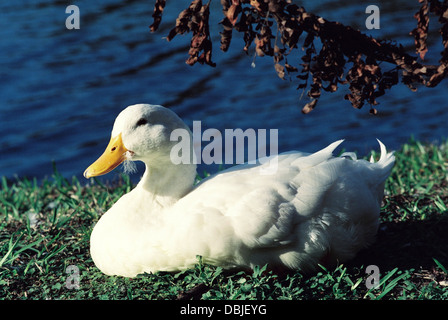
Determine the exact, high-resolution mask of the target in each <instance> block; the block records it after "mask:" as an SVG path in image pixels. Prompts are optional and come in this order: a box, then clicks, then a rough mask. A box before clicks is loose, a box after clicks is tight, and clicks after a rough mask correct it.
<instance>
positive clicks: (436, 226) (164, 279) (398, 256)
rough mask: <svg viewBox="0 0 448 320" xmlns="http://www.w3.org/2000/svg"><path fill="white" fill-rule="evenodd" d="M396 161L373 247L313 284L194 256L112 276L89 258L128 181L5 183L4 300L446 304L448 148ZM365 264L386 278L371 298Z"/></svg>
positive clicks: (0, 234) (404, 152)
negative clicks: (186, 264)
mask: <svg viewBox="0 0 448 320" xmlns="http://www.w3.org/2000/svg"><path fill="white" fill-rule="evenodd" d="M375 156H376V157H378V154H375ZM396 157H397V163H396V166H395V168H394V170H393V173H392V175H391V177H390V179H389V180H388V181H387V184H386V197H385V199H384V203H383V209H382V214H381V220H382V224H381V228H380V230H379V233H378V239H377V241H376V243H375V244H374V245H373V246H371V247H370V248H369V249H366V250H364V251H362V252H360V254H359V255H358V256H357V257H356V258H355V259H354V260H353V261H350V262H349V263H347V264H345V265H339V266H337V267H335V268H333V269H326V268H324V267H321V270H320V271H319V272H317V273H316V274H313V275H304V274H301V273H299V272H298V273H291V274H288V275H277V274H275V273H273V272H272V271H268V270H266V267H265V266H264V267H263V266H260V268H256V269H255V270H254V271H253V272H251V273H247V272H242V271H241V272H237V271H234V272H229V271H226V270H223V269H222V268H219V267H214V266H209V265H204V264H203V263H202V261H201V259H200V257H198V263H197V265H196V267H195V268H194V269H192V270H188V271H184V272H180V273H174V274H171V273H157V274H144V275H140V276H138V277H136V278H133V279H127V278H123V277H110V276H106V275H104V274H102V273H101V272H100V271H99V270H98V269H97V268H96V267H95V266H94V264H93V262H92V259H91V257H90V255H89V236H90V232H91V230H92V227H93V225H94V223H95V222H96V221H97V220H98V219H99V217H100V215H101V213H102V212H104V211H105V210H107V208H109V207H110V206H111V205H112V204H113V203H114V201H116V200H117V199H118V198H119V197H121V196H122V195H123V194H124V193H126V192H128V191H129V190H130V189H131V188H132V184H131V183H130V181H129V179H127V178H126V177H122V178H121V180H120V181H117V182H115V183H113V185H103V184H101V183H100V182H98V181H97V182H96V183H95V184H93V185H89V186H83V185H81V183H80V182H79V181H78V180H76V179H71V180H67V179H66V178H64V177H62V176H60V175H59V174H58V173H57V171H55V174H54V175H53V176H52V178H51V179H47V180H45V181H43V182H41V183H38V182H37V181H36V180H30V179H25V178H21V179H17V180H16V181H7V180H6V179H5V178H2V179H1V181H0V185H1V191H0V298H1V299H193V298H194V299H275V300H277V299H285V300H290V299H344V300H352V299H373V300H378V299H383V300H384V299H392V300H395V299H447V298H448V275H447V268H448V218H447V217H448V210H447V206H448V174H447V166H448V142H445V143H442V144H441V145H439V146H435V145H424V144H421V143H419V142H418V141H410V142H409V143H408V144H406V145H404V146H403V147H402V148H401V149H400V150H397V152H396ZM369 265H376V266H378V268H379V270H380V275H379V278H378V279H377V280H378V282H377V283H376V284H377V286H375V287H373V288H371V289H369V288H368V287H367V286H366V283H367V282H368V280H369V278H368V277H369V276H370V274H367V273H366V268H367V266H369ZM69 266H75V269H74V270H75V272H76V273H72V272H73V271H70V270H73V269H71V268H73V267H69ZM74 279H78V281H73V280H74ZM370 279H371V278H370ZM76 283H78V284H79V287H76V286H75V285H74V284H76Z"/></svg>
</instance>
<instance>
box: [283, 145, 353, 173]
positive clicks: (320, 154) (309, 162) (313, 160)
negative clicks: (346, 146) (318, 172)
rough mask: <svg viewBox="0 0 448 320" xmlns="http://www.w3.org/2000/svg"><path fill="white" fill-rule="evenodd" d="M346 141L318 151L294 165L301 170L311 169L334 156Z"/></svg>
mask: <svg viewBox="0 0 448 320" xmlns="http://www.w3.org/2000/svg"><path fill="white" fill-rule="evenodd" d="M342 142H344V139H341V140H338V141H335V142H333V143H332V144H330V145H329V146H328V147H326V148H324V149H322V150H320V151H317V152H315V153H313V154H310V155H309V156H305V157H301V158H299V159H297V160H295V161H294V162H293V163H292V165H296V166H297V167H299V169H301V170H302V169H306V168H309V167H314V166H316V165H318V164H319V163H321V162H323V161H325V160H328V159H330V158H331V157H332V156H333V151H334V150H335V149H336V148H337V147H338V146H339V145H340V144H341V143H342Z"/></svg>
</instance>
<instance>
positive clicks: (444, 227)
mask: <svg viewBox="0 0 448 320" xmlns="http://www.w3.org/2000/svg"><path fill="white" fill-rule="evenodd" d="M433 258H435V259H437V260H438V261H439V262H440V263H441V264H442V265H443V266H445V267H448V217H447V216H446V215H445V216H439V217H434V218H431V219H429V220H421V221H415V220H413V221H398V222H397V221H395V222H383V223H381V225H380V229H379V231H378V234H377V239H376V242H375V243H374V244H372V246H370V247H369V248H368V249H365V250H363V251H361V252H359V254H358V255H357V256H356V257H355V259H353V260H352V261H350V262H349V263H347V264H346V265H349V266H361V265H364V267H366V266H368V265H377V266H378V267H379V269H380V270H381V272H384V271H388V270H391V269H393V268H395V267H398V268H399V269H415V270H419V269H420V270H431V269H433V268H434V265H435V263H434V260H433Z"/></svg>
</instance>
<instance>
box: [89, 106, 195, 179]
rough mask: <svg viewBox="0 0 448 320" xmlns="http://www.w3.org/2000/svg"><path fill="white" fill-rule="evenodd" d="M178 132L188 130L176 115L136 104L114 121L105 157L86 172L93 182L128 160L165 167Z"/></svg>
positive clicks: (161, 108)
mask: <svg viewBox="0 0 448 320" xmlns="http://www.w3.org/2000/svg"><path fill="white" fill-rule="evenodd" d="M175 129H185V130H187V131H188V132H189V133H190V130H189V128H188V126H187V125H186V124H185V123H184V122H183V121H182V119H180V118H179V117H178V116H177V115H176V114H175V113H174V112H173V111H171V110H169V109H167V108H165V107H162V106H158V105H150V104H136V105H132V106H129V107H127V108H126V109H124V110H123V111H122V112H121V113H120V114H119V115H118V117H117V118H116V119H115V123H114V126H113V129H112V134H111V139H110V142H109V144H108V146H107V147H106V150H105V151H104V153H103V154H102V155H101V156H100V157H99V158H98V160H96V161H95V162H94V163H93V164H92V165H90V166H89V167H88V168H87V169H86V170H85V171H84V177H86V178H91V177H95V176H99V175H103V174H106V173H108V172H110V171H112V170H113V169H114V168H116V167H117V166H118V165H120V164H121V163H122V162H123V161H125V160H131V161H143V162H145V163H146V164H147V165H148V164H150V163H151V164H153V165H157V164H162V165H163V164H164V163H166V162H167V161H170V158H169V157H170V150H171V148H172V147H173V145H174V144H175V142H173V141H171V140H170V136H171V132H172V131H173V130H175Z"/></svg>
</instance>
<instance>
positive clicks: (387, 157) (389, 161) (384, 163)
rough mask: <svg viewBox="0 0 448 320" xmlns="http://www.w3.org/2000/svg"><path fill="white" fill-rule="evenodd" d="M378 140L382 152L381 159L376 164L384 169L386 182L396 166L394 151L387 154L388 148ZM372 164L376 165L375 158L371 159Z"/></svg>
mask: <svg viewBox="0 0 448 320" xmlns="http://www.w3.org/2000/svg"><path fill="white" fill-rule="evenodd" d="M376 140H377V141H378V143H379V145H380V151H381V155H380V159H379V160H378V162H376V164H377V165H378V166H380V167H381V169H382V172H383V175H384V176H383V177H382V179H384V180H386V179H387V177H388V176H389V175H390V172H391V171H392V168H393V166H394V164H395V156H394V152H393V151H391V152H387V150H386V146H385V145H384V144H383V143H382V142H381V141H380V140H379V139H376ZM370 162H372V163H374V161H373V157H371V158H370Z"/></svg>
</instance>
